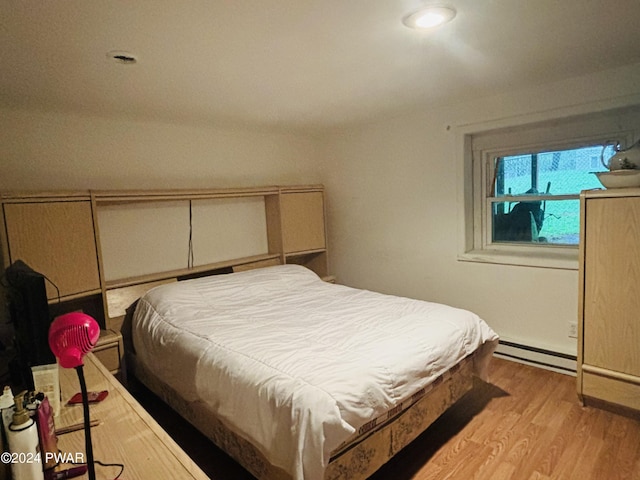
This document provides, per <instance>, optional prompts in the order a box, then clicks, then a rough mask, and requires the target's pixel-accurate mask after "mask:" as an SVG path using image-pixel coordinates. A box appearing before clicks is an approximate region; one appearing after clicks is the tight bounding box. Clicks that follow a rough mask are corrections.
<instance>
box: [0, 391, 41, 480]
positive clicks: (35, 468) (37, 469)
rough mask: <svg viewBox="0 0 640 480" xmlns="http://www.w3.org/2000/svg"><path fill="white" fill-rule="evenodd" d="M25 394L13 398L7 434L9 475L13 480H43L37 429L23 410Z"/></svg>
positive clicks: (34, 422)
mask: <svg viewBox="0 0 640 480" xmlns="http://www.w3.org/2000/svg"><path fill="white" fill-rule="evenodd" d="M26 393H27V392H26V391H25V392H21V393H19V394H17V395H16V396H15V397H14V404H15V406H14V411H13V416H12V418H11V423H10V424H9V427H8V432H7V439H8V441H9V442H8V443H9V452H10V453H11V454H12V456H13V457H12V462H11V474H12V475H13V480H43V478H44V474H43V473H42V460H41V458H40V456H39V451H40V448H39V443H40V442H39V439H38V427H37V425H36V421H35V420H34V419H33V418H32V417H31V415H30V414H29V411H28V410H27V409H26V408H25V405H24V396H25V394H26ZM14 457H15V458H14ZM13 460H15V461H13Z"/></svg>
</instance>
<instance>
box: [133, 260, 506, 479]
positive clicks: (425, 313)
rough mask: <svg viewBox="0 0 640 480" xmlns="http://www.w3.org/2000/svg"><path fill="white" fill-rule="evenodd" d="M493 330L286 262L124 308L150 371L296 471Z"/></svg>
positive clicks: (304, 472)
mask: <svg viewBox="0 0 640 480" xmlns="http://www.w3.org/2000/svg"><path fill="white" fill-rule="evenodd" d="M496 340H497V335H496V334H495V333H494V332H493V331H492V330H491V329H490V328H489V327H488V326H487V324H486V323H485V322H484V321H483V320H481V319H480V318H478V317H477V316H476V315H475V314H473V313H471V312H468V311H465V310H460V309H456V308H452V307H449V306H445V305H440V304H435V303H428V302H424V301H418V300H411V299H407V298H401V297H394V296H389V295H383V294H378V293H373V292H370V291H365V290H357V289H353V288H348V287H344V286H340V285H333V284H329V283H326V282H323V281H322V280H321V279H320V278H318V277H317V276H316V274H315V273H313V272H311V271H310V270H307V269H306V268H304V267H300V266H297V265H283V266H277V267H270V268H264V269H259V270H251V271H247V272H242V273H235V274H229V275H220V276H213V277H206V278H200V279H196V280H190V281H185V282H178V283H174V284H169V285H164V286H161V287H157V288H155V289H153V290H151V291H150V292H148V293H147V294H146V295H145V296H144V297H142V298H141V300H140V301H139V303H138V307H137V309H136V312H135V315H134V319H133V341H134V347H135V351H136V354H137V356H138V357H139V358H140V360H141V361H143V362H144V363H145V365H146V367H147V368H148V369H149V370H151V372H152V373H154V374H155V375H156V376H158V377H159V378H162V379H163V380H164V381H165V382H166V383H167V384H168V385H169V386H171V387H173V388H174V389H176V390H177V391H179V392H181V393H182V395H183V396H184V397H185V398H186V399H187V400H188V401H196V400H201V401H204V402H206V403H207V404H208V405H209V407H210V408H211V409H212V410H213V411H215V412H217V416H218V418H220V419H221V420H222V421H223V422H225V424H226V425H227V426H228V428H231V429H232V430H233V431H235V432H236V433H237V434H239V435H242V436H243V437H244V438H246V439H248V440H250V441H251V442H252V443H253V444H254V445H255V446H256V447H258V448H259V449H260V450H261V452H262V453H263V454H264V455H265V456H266V458H267V459H268V460H269V461H270V462H271V463H272V464H274V465H276V466H278V467H281V468H283V469H284V470H286V471H288V472H290V473H291V474H292V475H293V477H294V478H295V479H303V478H304V479H306V480H315V479H321V478H322V477H323V474H324V468H325V467H326V465H327V463H328V460H329V454H330V452H331V451H332V450H334V449H335V448H337V447H338V446H339V445H340V444H341V443H342V442H344V441H345V440H346V439H348V438H349V437H350V436H351V435H352V434H353V433H354V432H355V431H357V429H358V427H360V426H361V425H363V424H364V423H366V422H367V420H369V419H371V418H372V417H376V416H378V415H380V414H382V413H383V412H385V411H386V410H388V409H390V408H392V407H394V406H395V405H396V404H397V403H398V402H399V401H401V400H403V399H405V398H406V397H408V396H410V395H411V394H412V393H414V392H415V391H417V390H418V389H420V388H423V387H425V386H426V385H428V384H429V383H430V382H431V381H433V380H434V379H435V378H437V377H438V376H439V375H440V374H442V373H443V372H445V371H446V370H448V369H449V368H450V367H452V366H453V365H455V364H456V363H458V362H459V361H460V360H461V359H463V358H464V357H466V356H467V355H469V354H470V353H472V352H474V351H475V350H476V349H478V348H480V347H481V346H484V350H485V354H486V355H489V354H490V353H491V352H492V350H493V348H494V347H495V343H496ZM478 373H480V374H482V372H478Z"/></svg>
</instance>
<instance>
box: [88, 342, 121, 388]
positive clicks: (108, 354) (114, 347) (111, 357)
mask: <svg viewBox="0 0 640 480" xmlns="http://www.w3.org/2000/svg"><path fill="white" fill-rule="evenodd" d="M93 353H94V355H95V356H96V358H97V359H98V360H100V363H102V364H103V365H104V366H105V367H106V368H107V370H109V372H111V373H112V374H113V375H114V376H115V377H116V378H117V379H118V380H120V382H121V383H122V384H123V385H126V383H127V369H126V368H125V365H124V346H123V343H122V334H121V333H119V332H116V331H114V330H100V338H99V339H98V343H96V346H95V347H94V348H93Z"/></svg>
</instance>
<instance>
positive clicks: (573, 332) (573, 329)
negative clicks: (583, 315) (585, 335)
mask: <svg viewBox="0 0 640 480" xmlns="http://www.w3.org/2000/svg"><path fill="white" fill-rule="evenodd" d="M569 337H570V338H578V323H577V322H569Z"/></svg>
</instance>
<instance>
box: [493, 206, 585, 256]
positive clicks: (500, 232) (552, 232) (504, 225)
mask: <svg viewBox="0 0 640 480" xmlns="http://www.w3.org/2000/svg"><path fill="white" fill-rule="evenodd" d="M492 207H493V208H492V222H493V232H492V233H493V235H492V241H493V242H494V243H511V242H519V243H521V242H526V243H547V244H554V245H578V240H579V235H580V200H578V199H575V200H545V201H539V202H493V203H492Z"/></svg>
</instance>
